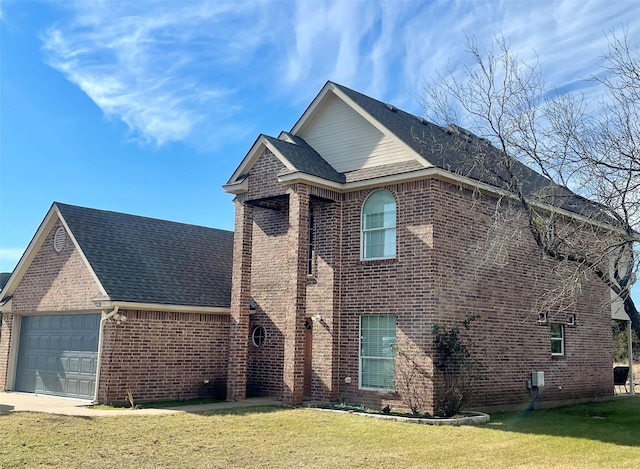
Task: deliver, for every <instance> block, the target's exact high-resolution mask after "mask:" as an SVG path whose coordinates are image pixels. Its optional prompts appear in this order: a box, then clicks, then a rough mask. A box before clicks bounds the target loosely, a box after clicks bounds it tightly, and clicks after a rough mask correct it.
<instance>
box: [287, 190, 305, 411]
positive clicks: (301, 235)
mask: <svg viewBox="0 0 640 469" xmlns="http://www.w3.org/2000/svg"><path fill="white" fill-rule="evenodd" d="M308 229H309V193H308V188H307V186H305V185H302V184H298V185H296V186H295V188H294V189H293V191H292V192H291V194H290V196H289V234H288V239H287V242H288V243H289V245H288V247H289V249H288V256H289V262H291V263H292V264H290V265H291V269H290V270H289V272H291V277H290V279H289V282H290V285H291V288H290V290H289V294H290V297H289V301H287V305H286V309H287V311H286V327H285V338H284V372H283V391H282V398H283V401H284V402H285V403H286V404H289V405H300V404H302V400H303V397H304V320H305V313H306V296H307V295H306V291H307V236H308Z"/></svg>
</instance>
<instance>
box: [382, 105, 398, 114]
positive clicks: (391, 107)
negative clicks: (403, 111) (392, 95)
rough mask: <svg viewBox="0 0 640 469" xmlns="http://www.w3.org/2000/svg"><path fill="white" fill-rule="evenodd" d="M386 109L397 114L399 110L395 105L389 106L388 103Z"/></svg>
mask: <svg viewBox="0 0 640 469" xmlns="http://www.w3.org/2000/svg"><path fill="white" fill-rule="evenodd" d="M384 107H386V108H387V109H389V110H390V111H393V112H396V111H397V110H398V109H397V108H396V107H395V106H394V105H393V104H389V103H386V104H385V105H384Z"/></svg>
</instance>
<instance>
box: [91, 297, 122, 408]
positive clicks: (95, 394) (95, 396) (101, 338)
mask: <svg viewBox="0 0 640 469" xmlns="http://www.w3.org/2000/svg"><path fill="white" fill-rule="evenodd" d="M119 308H120V307H119V306H116V307H115V308H113V311H111V312H110V313H108V314H105V312H104V311H103V312H102V318H101V319H100V332H99V334H100V336H99V338H98V363H97V365H96V385H95V388H94V391H93V401H91V403H92V404H97V403H98V388H99V386H100V368H101V366H102V343H103V341H104V323H105V322H107V321H108V320H109V319H111V318H112V317H113V316H115V315H116V314H118V309H119Z"/></svg>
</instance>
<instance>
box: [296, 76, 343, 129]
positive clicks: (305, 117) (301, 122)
mask: <svg viewBox="0 0 640 469" xmlns="http://www.w3.org/2000/svg"><path fill="white" fill-rule="evenodd" d="M334 89H335V86H334V85H333V83H331V82H330V81H328V82H326V83H325V84H324V86H323V87H322V89H321V90H320V93H318V95H317V96H316V97H315V98H314V99H313V101H311V104H309V107H307V109H306V110H305V111H304V112H303V113H302V115H301V116H300V118H299V119H298V122H296V123H295V125H294V126H293V127H292V129H291V132H289V133H291V134H293V135H297V134H298V132H300V130H301V129H302V128H303V127H304V126H305V125H306V124H307V121H310V120H313V117H314V116H315V113H316V109H318V108H319V107H322V106H321V104H322V102H323V101H324V97H325V96H326V95H327V93H328V92H329V91H333V90H334Z"/></svg>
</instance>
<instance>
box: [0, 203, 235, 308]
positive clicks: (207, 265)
mask: <svg viewBox="0 0 640 469" xmlns="http://www.w3.org/2000/svg"><path fill="white" fill-rule="evenodd" d="M58 219H59V220H60V222H61V223H62V224H63V226H64V227H65V229H66V230H67V234H68V235H69V237H70V238H71V240H72V241H73V242H74V244H75V246H76V248H77V250H78V251H79V253H80V255H81V256H82V258H83V260H84V261H85V264H86V266H87V268H88V269H89V271H90V272H91V275H92V276H94V278H95V280H96V283H97V284H98V285H99V287H100V290H101V291H102V294H103V295H104V298H100V299H104V300H111V301H114V302H115V301H118V302H130V303H147V304H149V303H150V304H158V305H178V306H192V307H218V308H228V307H229V306H230V303H231V263H232V256H233V232H231V231H226V230H219V229H215V228H206V227H202V226H195V225H188V224H184V223H176V222H170V221H165V220H158V219H154V218H147V217H140V216H136V215H128V214H124V213H118V212H110V211H105V210H96V209H91V208H85V207H78V206H74V205H67V204H61V203H57V202H56V203H54V204H53V205H52V207H51V209H50V210H49V212H48V213H47V215H46V217H45V219H44V220H43V222H42V223H41V225H40V227H39V229H38V231H37V232H36V234H35V236H34V238H33V239H32V241H31V243H30V244H29V247H28V248H27V250H26V251H25V254H24V255H23V256H22V258H21V259H20V262H19V263H18V266H17V267H16V269H15V271H14V273H13V274H12V276H11V278H10V279H9V282H8V283H7V286H6V288H5V289H4V290H3V296H5V297H6V296H9V295H11V294H12V292H13V290H14V289H15V287H16V286H17V285H18V284H19V282H20V280H21V278H22V277H23V276H24V273H25V272H26V271H27V269H28V267H29V265H30V264H31V262H32V260H33V258H34V257H35V255H36V253H37V252H38V250H39V248H40V246H42V243H43V242H44V240H45V238H46V236H47V234H48V233H49V231H50V230H51V229H52V227H53V226H54V224H55V223H56V222H57V220H58ZM92 300H93V299H92Z"/></svg>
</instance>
